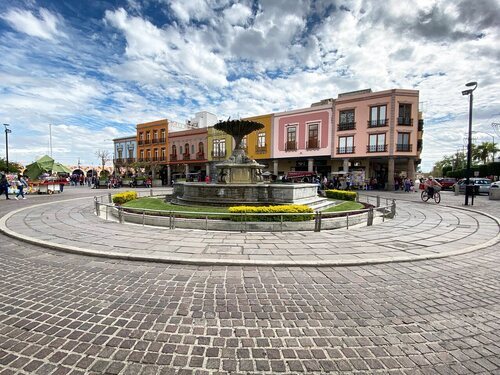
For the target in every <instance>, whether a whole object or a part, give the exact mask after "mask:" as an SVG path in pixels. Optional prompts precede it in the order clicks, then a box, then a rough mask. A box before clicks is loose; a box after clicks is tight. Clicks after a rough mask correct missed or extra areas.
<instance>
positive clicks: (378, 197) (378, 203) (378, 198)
mask: <svg viewBox="0 0 500 375" xmlns="http://www.w3.org/2000/svg"><path fill="white" fill-rule="evenodd" d="M377 207H380V195H377Z"/></svg>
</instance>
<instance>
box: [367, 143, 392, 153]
mask: <svg viewBox="0 0 500 375" xmlns="http://www.w3.org/2000/svg"><path fill="white" fill-rule="evenodd" d="M366 152H387V145H368V146H366Z"/></svg>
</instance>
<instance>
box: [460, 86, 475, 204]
mask: <svg viewBox="0 0 500 375" xmlns="http://www.w3.org/2000/svg"><path fill="white" fill-rule="evenodd" d="M465 86H467V87H472V88H470V89H468V90H464V91H462V95H469V138H468V142H467V176H466V177H467V179H466V182H465V205H466V206H468V205H469V193H470V189H471V187H470V186H469V183H470V174H471V173H470V172H471V170H470V164H471V158H472V101H473V96H474V95H473V94H472V93H473V91H474V90H475V89H476V88H477V82H469V83H466V84H465ZM473 196H474V191H472V197H473ZM472 199H473V200H472V203H473V202H474V198H472Z"/></svg>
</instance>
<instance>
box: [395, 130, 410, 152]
mask: <svg viewBox="0 0 500 375" xmlns="http://www.w3.org/2000/svg"><path fill="white" fill-rule="evenodd" d="M396 151H411V144H410V133H398V143H397V144H396Z"/></svg>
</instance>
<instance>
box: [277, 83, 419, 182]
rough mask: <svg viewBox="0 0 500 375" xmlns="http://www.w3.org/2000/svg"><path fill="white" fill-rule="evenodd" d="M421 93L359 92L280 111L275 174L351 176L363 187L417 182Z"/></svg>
mask: <svg viewBox="0 0 500 375" xmlns="http://www.w3.org/2000/svg"><path fill="white" fill-rule="evenodd" d="M418 104H419V92H418V91H417V90H402V89H393V90H386V91H380V92H372V91H371V90H370V89H368V90H360V91H355V92H350V93H344V94H339V96H338V98H337V99H333V98H332V99H325V100H322V101H321V102H319V103H314V104H312V106H311V107H310V108H305V109H299V110H293V111H287V112H281V113H276V114H275V115H274V122H273V132H272V134H273V142H272V143H273V153H272V155H271V157H272V160H273V172H274V174H275V175H279V174H284V173H286V172H288V171H314V172H317V173H318V174H320V175H324V176H332V175H335V174H338V173H347V172H349V173H350V174H351V175H352V176H353V178H354V177H356V179H357V182H358V184H359V185H366V184H369V183H370V181H374V180H375V179H376V181H377V183H378V184H379V187H382V186H383V187H385V188H387V189H392V188H393V187H394V180H395V179H399V178H404V177H409V178H411V179H413V178H414V177H415V169H416V166H417V165H418V163H420V152H421V150H422V134H423V120H422V119H421V114H420V113H419V109H418Z"/></svg>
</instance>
